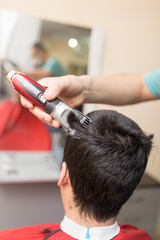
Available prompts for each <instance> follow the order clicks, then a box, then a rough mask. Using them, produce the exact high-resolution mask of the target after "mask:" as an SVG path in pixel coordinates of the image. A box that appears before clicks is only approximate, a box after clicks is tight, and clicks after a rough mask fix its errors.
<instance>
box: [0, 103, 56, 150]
mask: <svg viewBox="0 0 160 240" xmlns="http://www.w3.org/2000/svg"><path fill="white" fill-rule="evenodd" d="M0 150H19V151H20V150H23V151H27V150H29V151H31V150H32V151H49V150H51V137H50V133H49V131H48V129H47V127H46V126H45V124H44V123H42V122H41V121H40V120H39V119H37V118H36V117H35V116H34V115H33V114H32V113H30V112H29V111H28V109H26V108H24V107H22V106H21V105H20V104H19V103H17V102H14V101H12V100H7V101H4V102H2V103H0Z"/></svg>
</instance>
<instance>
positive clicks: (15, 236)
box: [0, 223, 152, 240]
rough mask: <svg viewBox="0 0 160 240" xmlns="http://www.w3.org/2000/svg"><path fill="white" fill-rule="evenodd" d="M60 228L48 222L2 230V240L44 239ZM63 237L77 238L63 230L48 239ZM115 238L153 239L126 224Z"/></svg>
mask: <svg viewBox="0 0 160 240" xmlns="http://www.w3.org/2000/svg"><path fill="white" fill-rule="evenodd" d="M58 229H60V224H57V223H48V224H42V225H37V226H31V227H24V228H18V229H13V230H6V231H0V240H44V239H45V238H46V237H47V236H48V235H49V234H50V233H51V232H53V231H55V230H58ZM46 239H47V238H46ZM63 239H64V240H75V238H73V237H71V236H69V235H68V234H66V233H64V232H63V231H59V232H56V233H55V234H53V235H52V236H50V237H49V238H48V240H63ZM91 240H92V239H91ZM104 240H105V239H104ZM113 240H152V238H151V237H150V236H149V235H148V234H147V233H146V232H145V231H144V230H142V229H140V228H137V227H134V226H131V225H126V224H125V225H120V233H119V234H118V235H117V236H116V237H115V238H113Z"/></svg>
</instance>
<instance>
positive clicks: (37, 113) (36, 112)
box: [29, 107, 60, 128]
mask: <svg viewBox="0 0 160 240" xmlns="http://www.w3.org/2000/svg"><path fill="white" fill-rule="evenodd" d="M29 111H30V112H31V113H33V114H34V115H35V116H36V117H37V118H38V119H40V120H41V121H43V122H44V123H46V124H48V125H50V126H52V127H55V128H59V126H60V125H59V123H58V122H57V121H56V120H54V119H53V118H52V117H51V116H50V115H49V114H47V113H45V112H43V111H42V110H41V109H39V108H37V107H34V108H33V109H29Z"/></svg>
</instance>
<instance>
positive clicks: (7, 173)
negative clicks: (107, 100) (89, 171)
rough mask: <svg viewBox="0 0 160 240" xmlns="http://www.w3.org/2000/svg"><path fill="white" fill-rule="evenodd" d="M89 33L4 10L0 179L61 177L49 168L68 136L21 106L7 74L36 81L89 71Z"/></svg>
mask: <svg viewBox="0 0 160 240" xmlns="http://www.w3.org/2000/svg"><path fill="white" fill-rule="evenodd" d="M90 35H91V29H86V28H81V27H77V26H71V25H66V24H61V23H56V22H50V21H45V20H42V19H39V18H35V17H31V16H27V15H23V14H20V13H17V12H13V11H10V10H5V9H1V10H0V116H1V118H0V172H1V174H0V176H1V177H0V181H1V182H8V181H11V182H15V181H18V180H19V181H25V180H26V181H28V180H29V179H30V180H32V181H35V180H36V179H37V181H38V180H40V179H41V180H45V179H46V180H49V179H50V180H53V179H54V176H57V175H56V174H53V175H52V177H51V173H50V172H49V171H50V170H51V168H52V170H55V169H56V171H55V172H57V166H60V162H61V160H62V157H63V147H64V142H65V137H66V136H65V134H64V132H62V131H61V130H59V129H54V128H51V127H48V126H46V125H45V124H44V123H42V122H41V121H40V120H38V119H37V118H35V117H34V116H33V115H32V114H31V113H30V112H29V111H28V110H27V109H25V108H23V107H22V106H21V104H20V102H19V94H18V93H16V92H14V91H13V90H12V88H11V86H9V84H8V82H7V81H6V74H7V73H8V72H9V71H10V70H12V69H16V70H18V71H21V72H23V73H25V74H26V75H28V76H29V77H31V78H33V79H34V80H38V79H40V78H43V77H52V76H54V77H55V76H62V75H64V74H75V75H83V74H86V73H87V65H88V55H89V43H90ZM79 110H82V107H80V109H79ZM38 152H40V153H38ZM35 153H37V154H35ZM48 154H49V155H48ZM48 156H50V157H48ZM51 156H52V157H51ZM27 159H28V160H27ZM46 159H49V160H46ZM52 161H53V162H54V164H52V163H51V162H52ZM13 163H14V164H13ZM33 165H34V166H33ZM43 165H45V166H46V167H44V166H43ZM15 166H17V168H16V167H15ZM28 166H30V168H28ZM42 166H43V167H42ZM29 169H30V170H29ZM33 169H34V171H35V169H36V171H37V173H38V174H34V171H33ZM47 169H48V173H47ZM29 172H30V173H29ZM27 176H28V177H27ZM35 176H36V177H35ZM49 176H50V177H49Z"/></svg>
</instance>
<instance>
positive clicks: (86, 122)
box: [80, 115, 92, 128]
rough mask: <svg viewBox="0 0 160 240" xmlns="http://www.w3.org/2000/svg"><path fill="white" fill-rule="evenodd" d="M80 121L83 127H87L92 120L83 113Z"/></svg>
mask: <svg viewBox="0 0 160 240" xmlns="http://www.w3.org/2000/svg"><path fill="white" fill-rule="evenodd" d="M80 123H81V125H82V126H83V127H84V128H87V127H88V126H89V125H90V124H91V123H92V120H91V119H90V118H89V117H88V116H84V115H83V117H82V118H81V120H80Z"/></svg>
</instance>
